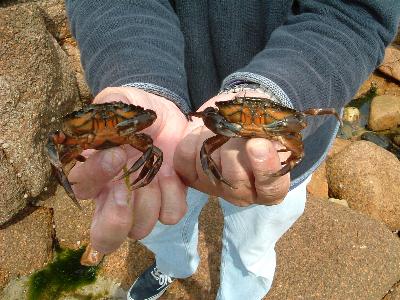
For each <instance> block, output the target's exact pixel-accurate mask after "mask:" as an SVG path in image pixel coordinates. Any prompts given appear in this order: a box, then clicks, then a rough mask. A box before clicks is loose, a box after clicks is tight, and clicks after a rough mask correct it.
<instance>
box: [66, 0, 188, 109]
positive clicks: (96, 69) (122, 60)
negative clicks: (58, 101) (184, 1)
mask: <svg viewBox="0 0 400 300" xmlns="http://www.w3.org/2000/svg"><path fill="white" fill-rule="evenodd" d="M66 8H67V15H68V18H69V22H70V26H71V31H72V34H73V36H74V37H75V38H76V40H77V42H78V46H79V48H80V52H81V62H82V65H83V68H84V70H85V76H86V80H87V82H88V85H89V87H90V88H91V89H92V92H93V94H94V95H96V94H97V93H99V92H100V91H101V90H102V89H104V88H106V87H109V86H122V85H129V86H136V87H139V88H142V89H144V90H148V91H150V92H152V93H155V94H158V95H161V96H164V97H166V98H167V99H169V100H171V101H173V102H174V103H175V104H176V105H177V106H178V107H179V108H180V109H181V110H182V111H183V112H187V111H188V110H189V100H188V91H187V84H186V74H185V68H184V39H183V34H182V32H181V31H180V26H179V20H178V18H177V16H176V14H175V13H174V10H173V8H172V7H171V4H170V2H169V1H167V0H157V1H156V0H148V1H127V0H121V1H106V0H66Z"/></svg>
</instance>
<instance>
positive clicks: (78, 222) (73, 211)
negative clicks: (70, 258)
mask: <svg viewBox="0 0 400 300" xmlns="http://www.w3.org/2000/svg"><path fill="white" fill-rule="evenodd" d="M79 203H80V205H81V206H82V210H80V209H79V208H77V207H76V206H75V204H74V203H73V202H72V200H71V199H70V198H69V197H68V195H67V194H66V193H65V191H64V188H63V187H62V186H60V185H58V186H57V190H56V192H55V194H54V195H52V196H50V197H49V198H48V199H46V200H45V201H42V202H40V203H39V205H41V206H45V207H49V208H51V209H52V210H53V214H54V217H53V218H54V228H55V237H56V238H57V240H58V241H59V243H60V246H61V247H63V248H70V249H78V248H80V247H81V246H82V245H87V244H88V243H89V238H90V235H89V234H90V225H91V223H92V216H93V213H94V208H95V203H94V201H93V200H79Z"/></svg>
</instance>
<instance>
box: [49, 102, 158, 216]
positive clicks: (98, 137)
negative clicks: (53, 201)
mask: <svg viewBox="0 0 400 300" xmlns="http://www.w3.org/2000/svg"><path fill="white" fill-rule="evenodd" d="M156 118H157V115H156V113H155V112H154V111H152V110H150V109H144V108H142V107H140V106H136V105H132V104H126V103H123V102H111V103H103V104H91V105H88V106H86V107H84V108H82V109H80V110H77V111H73V112H72V113H69V114H67V115H65V116H64V117H63V128H62V130H56V131H54V132H51V133H50V134H49V137H48V141H47V143H46V145H45V152H46V153H47V156H48V158H49V160H50V163H51V165H52V169H53V172H54V173H55V175H56V177H57V180H58V182H59V183H60V184H61V185H62V186H63V187H64V189H65V191H66V192H67V194H68V196H69V197H70V198H71V199H72V200H73V202H74V203H75V204H76V205H77V206H78V207H79V208H80V205H79V202H78V201H77V199H76V197H75V194H74V192H73V190H72V187H71V184H72V183H70V182H69V181H68V178H67V175H66V172H64V168H65V167H66V165H68V164H70V163H72V166H73V165H74V164H75V163H76V161H80V162H84V161H85V160H86V158H85V157H84V156H82V155H81V153H82V151H83V150H85V149H96V150H102V149H107V148H111V147H115V146H120V145H124V144H129V145H131V146H132V147H134V148H135V149H137V150H139V151H141V152H142V153H143V154H142V156H141V157H139V159H137V160H136V161H135V162H134V163H133V165H132V166H131V167H130V168H129V169H128V170H127V171H126V172H124V174H123V175H122V176H121V177H119V178H118V180H119V179H122V178H129V176H130V174H131V173H133V172H135V171H137V170H139V168H140V167H142V166H143V168H142V170H141V171H140V173H139V175H138V177H137V178H136V179H135V180H134V181H133V182H132V183H130V187H131V189H132V190H134V189H138V188H140V187H143V186H145V185H147V184H148V183H150V182H151V180H152V179H153V178H154V176H155V175H156V174H157V172H158V170H159V169H160V167H161V164H162V160H163V155H162V152H161V150H160V149H159V148H157V147H156V146H154V145H153V140H152V139H151V137H150V136H148V135H147V134H144V133H138V132H139V131H141V130H143V129H144V128H146V127H149V126H150V125H151V124H153V122H154V121H155V120H156ZM71 168H72V167H70V168H69V169H71Z"/></svg>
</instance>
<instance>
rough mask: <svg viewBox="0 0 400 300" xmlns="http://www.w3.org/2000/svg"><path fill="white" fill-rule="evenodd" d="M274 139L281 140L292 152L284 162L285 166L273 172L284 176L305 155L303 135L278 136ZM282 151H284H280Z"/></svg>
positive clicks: (287, 149)
mask: <svg viewBox="0 0 400 300" xmlns="http://www.w3.org/2000/svg"><path fill="white" fill-rule="evenodd" d="M274 140H276V141H278V142H280V143H281V144H282V145H283V146H285V147H286V151H290V152H291V154H290V156H289V157H288V159H286V160H285V161H284V162H283V163H282V164H284V165H285V166H284V167H283V168H282V169H280V170H279V171H277V172H275V173H274V174H272V176H274V177H279V176H283V175H285V174H286V173H288V172H289V171H291V170H292V169H293V168H294V167H295V166H297V165H298V164H299V163H300V162H301V160H302V159H303V157H304V148H303V142H302V140H301V136H288V135H284V136H276V138H274ZM279 152H282V151H279Z"/></svg>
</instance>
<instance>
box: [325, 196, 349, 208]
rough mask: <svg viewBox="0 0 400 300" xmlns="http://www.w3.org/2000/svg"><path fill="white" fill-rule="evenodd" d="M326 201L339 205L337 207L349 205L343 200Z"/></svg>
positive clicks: (332, 199) (331, 199) (330, 199)
mask: <svg viewBox="0 0 400 300" xmlns="http://www.w3.org/2000/svg"><path fill="white" fill-rule="evenodd" d="M328 200H329V201H330V202H332V203H336V204H339V205H343V206H346V207H349V204H348V203H347V201H346V200H344V199H336V198H329V199H328Z"/></svg>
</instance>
